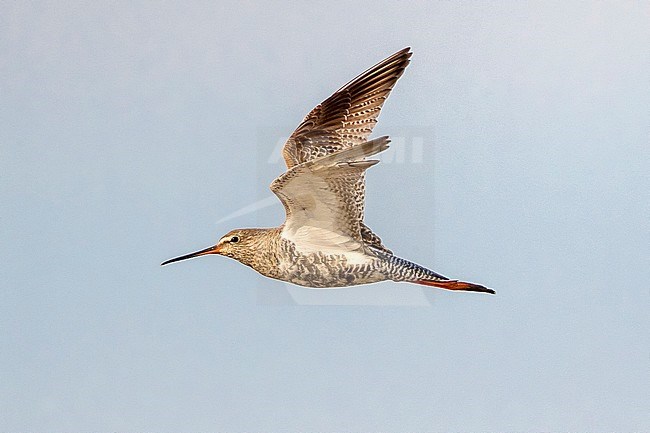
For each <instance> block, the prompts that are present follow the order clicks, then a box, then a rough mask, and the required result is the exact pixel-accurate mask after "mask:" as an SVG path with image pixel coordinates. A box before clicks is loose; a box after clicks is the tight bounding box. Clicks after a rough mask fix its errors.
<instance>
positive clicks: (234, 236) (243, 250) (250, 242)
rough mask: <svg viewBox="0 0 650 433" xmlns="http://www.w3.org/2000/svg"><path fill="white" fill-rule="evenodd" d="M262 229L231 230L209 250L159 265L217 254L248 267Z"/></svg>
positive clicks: (254, 254)
mask: <svg viewBox="0 0 650 433" xmlns="http://www.w3.org/2000/svg"><path fill="white" fill-rule="evenodd" d="M265 231H266V230H264V229H236V230H231V231H230V232H228V234H226V235H225V236H223V237H222V238H221V239H219V242H217V244H216V245H214V246H211V247H209V248H206V249H203V250H200V251H196V252H194V253H190V254H185V255H184V256H180V257H176V258H173V259H169V260H167V261H165V262H163V263H162V264H161V266H162V265H166V264H169V263H173V262H179V261H181V260H186V259H191V258H194V257H199V256H205V255H207V254H219V255H221V256H226V257H230V258H233V259H235V260H237V261H239V262H241V263H243V264H245V265H250V264H251V263H252V262H253V259H254V257H255V256H256V255H257V253H258V252H259V246H260V241H261V237H262V236H263V232H265Z"/></svg>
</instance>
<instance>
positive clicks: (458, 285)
mask: <svg viewBox="0 0 650 433" xmlns="http://www.w3.org/2000/svg"><path fill="white" fill-rule="evenodd" d="M409 283H415V284H421V285H423V286H432V287H439V288H441V289H445V290H462V291H464V292H481V293H491V294H494V293H495V292H494V290H492V289H488V288H487V287H485V286H481V285H480V284H474V283H467V282H465V281H458V280H422V279H420V280H413V281H409Z"/></svg>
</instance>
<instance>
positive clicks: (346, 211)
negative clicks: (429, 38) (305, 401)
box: [162, 48, 494, 293]
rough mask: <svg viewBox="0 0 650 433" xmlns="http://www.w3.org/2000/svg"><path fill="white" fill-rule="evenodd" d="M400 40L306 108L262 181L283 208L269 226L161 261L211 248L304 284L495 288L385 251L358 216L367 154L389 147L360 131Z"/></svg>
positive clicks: (386, 84) (397, 68)
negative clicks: (280, 162) (281, 165)
mask: <svg viewBox="0 0 650 433" xmlns="http://www.w3.org/2000/svg"><path fill="white" fill-rule="evenodd" d="M411 54H412V53H411V52H410V48H405V49H403V50H401V51H398V52H397V53H395V54H393V55H392V56H390V57H388V58H387V59H385V60H383V61H381V62H379V63H378V64H376V65H375V66H373V67H372V68H370V69H368V70H367V71H366V72H364V73H362V74H361V75H359V76H358V77H357V78H355V79H353V80H352V81H350V82H349V83H348V84H346V85H345V86H343V87H342V88H340V89H339V90H337V91H336V92H335V93H334V94H333V95H332V96H330V97H329V98H327V99H326V100H325V101H323V102H322V103H321V104H320V105H318V106H317V107H316V108H314V109H313V110H312V111H311V112H310V113H309V114H308V115H307V117H305V119H304V120H303V121H302V123H301V124H300V125H299V126H298V128H297V129H296V130H295V131H294V132H293V134H292V135H291V136H290V137H289V139H288V140H287V142H286V143H285V144H284V147H283V148H282V156H283V157H284V160H285V162H286V165H287V171H286V172H285V173H283V174H282V175H280V176H279V177H278V178H276V179H275V180H274V181H273V182H272V183H271V191H273V193H274V194H275V195H276V196H277V197H278V198H279V199H280V201H281V202H282V204H283V205H284V209H285V212H286V220H285V222H284V224H282V225H281V226H279V227H274V228H253V229H236V230H232V231H231V232H229V233H228V234H226V235H225V236H223V237H222V238H221V239H220V240H219V242H217V244H216V245H214V246H211V247H209V248H206V249H203V250H201V251H197V252H194V253H191V254H186V255H183V256H180V257H176V258H173V259H170V260H167V261H165V262H163V263H162V265H166V264H168V263H172V262H177V261H180V260H185V259H190V258H192V257H198V256H204V255H208V254H218V255H222V256H226V257H230V258H233V259H235V260H237V261H239V262H240V263H242V264H244V265H247V266H250V267H251V268H253V269H255V270H256V271H257V272H259V273H260V274H262V275H264V276H267V277H270V278H274V279H277V280H281V281H287V282H290V283H293V284H297V285H300V286H305V287H311V288H330V287H346V286H354V285H359V284H368V283H376V282H379V281H386V280H392V281H403V282H408V283H415V284H422V285H425V286H433V287H439V288H442V289H448V290H462V291H471V292H484V293H494V290H492V289H488V288H486V287H484V286H481V285H479V284H474V283H468V282H464V281H459V280H455V279H449V278H447V277H443V276H442V275H440V274H438V273H436V272H434V271H432V270H429V269H427V268H425V267H423V266H420V265H417V264H415V263H412V262H409V261H408V260H405V259H402V258H400V257H397V256H396V255H394V254H393V253H392V252H391V251H390V250H389V249H388V248H386V246H384V244H383V243H382V241H381V239H380V238H379V237H378V236H377V235H376V234H375V233H373V232H372V230H370V228H368V226H366V225H365V224H364V222H363V213H364V201H365V173H366V170H367V169H368V168H370V167H372V166H373V165H375V164H377V163H378V162H379V161H378V160H374V159H367V158H368V157H371V156H373V155H376V154H378V153H380V152H382V151H384V150H386V149H387V148H388V143H389V142H390V140H389V139H388V137H379V138H376V139H374V140H368V137H369V136H370V133H371V132H372V129H373V127H374V126H375V124H376V123H377V117H378V116H379V112H380V110H381V107H382V106H383V104H384V102H385V101H386V98H387V97H388V95H389V93H390V91H391V90H392V88H393V86H394V85H395V83H396V82H397V80H398V79H399V77H401V76H402V74H403V73H404V69H405V68H406V66H407V65H408V64H409V61H410V60H409V59H410V57H411Z"/></svg>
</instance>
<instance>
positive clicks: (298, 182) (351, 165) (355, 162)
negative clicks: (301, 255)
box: [271, 137, 390, 251]
mask: <svg viewBox="0 0 650 433" xmlns="http://www.w3.org/2000/svg"><path fill="white" fill-rule="evenodd" d="M389 142H390V140H388V137H381V138H377V139H375V140H372V141H367V142H365V143H362V144H359V145H356V146H353V147H351V148H348V149H345V150H342V151H340V152H336V153H333V154H331V155H327V156H323V157H320V158H317V159H313V160H311V161H307V162H304V163H302V164H300V165H297V166H295V167H293V168H291V169H289V170H288V171H287V172H286V173H284V174H283V175H281V176H280V177H278V178H277V179H275V180H274V181H273V183H272V184H271V191H273V192H274V193H275V195H277V196H278V198H280V201H282V204H283V205H284V208H285V211H286V214H287V220H286V222H285V223H284V227H283V229H282V236H283V237H285V238H287V239H290V240H291V241H293V242H294V243H295V244H296V245H297V246H298V247H299V248H300V249H301V250H304V251H322V250H323V249H327V248H328V247H329V248H339V249H340V248H343V249H345V250H348V251H353V250H358V249H360V248H363V246H364V242H363V238H362V235H361V227H362V222H361V219H362V217H363V215H362V212H361V211H360V207H359V203H358V202H359V200H363V196H361V197H359V195H358V194H357V191H356V190H355V188H354V186H355V185H356V184H357V183H358V181H359V179H360V178H361V177H362V176H363V174H364V172H365V170H366V169H367V168H369V167H371V166H373V165H374V164H376V163H377V162H379V161H376V160H364V159H363V158H365V157H367V156H372V155H375V154H377V153H379V152H381V151H383V150H385V149H387V148H388V143H389Z"/></svg>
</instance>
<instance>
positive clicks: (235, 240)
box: [230, 236, 239, 243]
mask: <svg viewBox="0 0 650 433" xmlns="http://www.w3.org/2000/svg"><path fill="white" fill-rule="evenodd" d="M230 242H232V243H235V242H239V236H233V237H231V238H230Z"/></svg>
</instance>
